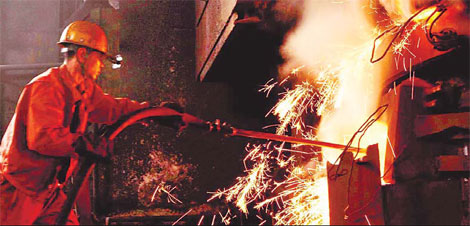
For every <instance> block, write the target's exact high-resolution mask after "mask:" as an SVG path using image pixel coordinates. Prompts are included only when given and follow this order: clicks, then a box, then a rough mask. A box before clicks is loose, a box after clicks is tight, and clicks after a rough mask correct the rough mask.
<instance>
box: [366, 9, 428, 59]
mask: <svg viewBox="0 0 470 226" xmlns="http://www.w3.org/2000/svg"><path fill="white" fill-rule="evenodd" d="M432 6H433V5H430V6H426V7H423V8H421V9H420V10H419V11H418V12H416V13H415V14H413V16H411V17H410V18H408V20H407V21H406V22H405V23H403V24H402V25H401V26H399V27H393V28H390V29H387V30H386V31H384V32H383V33H382V34H380V35H379V36H377V38H375V39H374V45H373V47H372V55H371V57H370V62H371V63H376V62H378V61H380V60H382V59H383V58H384V57H385V55H386V54H387V52H388V51H389V50H390V48H391V47H392V45H393V42H394V41H395V39H397V37H398V36H401V34H403V32H404V31H405V28H406V27H407V26H408V24H409V23H410V22H411V21H412V20H413V18H415V17H416V16H417V15H419V14H420V13H421V12H423V11H424V10H426V9H428V8H430V7H432ZM428 19H429V18H428ZM397 28H399V30H398V32H397V33H396V34H395V36H394V37H393V39H392V40H391V41H390V43H389V44H388V46H387V48H386V49H385V51H384V53H383V54H382V55H381V56H380V57H379V58H377V59H375V60H374V55H375V47H376V42H377V40H378V39H379V38H381V37H382V36H384V35H385V34H386V33H388V32H390V31H392V30H396V29H397Z"/></svg>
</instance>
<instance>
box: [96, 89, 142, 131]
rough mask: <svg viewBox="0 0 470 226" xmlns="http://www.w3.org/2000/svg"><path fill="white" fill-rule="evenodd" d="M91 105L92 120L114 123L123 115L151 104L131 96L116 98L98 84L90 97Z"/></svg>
mask: <svg viewBox="0 0 470 226" xmlns="http://www.w3.org/2000/svg"><path fill="white" fill-rule="evenodd" d="M90 106H91V109H90V114H89V121H90V122H95V123H104V124H112V123H114V122H116V121H117V120H118V119H119V117H121V116H122V115H125V114H128V113H130V112H133V111H136V110H139V109H142V108H146V107H149V104H148V103H147V102H142V103H140V102H137V101H134V100H131V99H129V98H115V97H113V96H111V95H109V94H106V93H104V92H103V90H102V89H101V88H100V87H99V86H98V85H94V88H93V92H92V94H91V97H90Z"/></svg>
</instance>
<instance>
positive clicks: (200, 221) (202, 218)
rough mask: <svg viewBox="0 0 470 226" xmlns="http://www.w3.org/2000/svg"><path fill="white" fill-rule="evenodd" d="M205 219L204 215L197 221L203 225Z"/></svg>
mask: <svg viewBox="0 0 470 226" xmlns="http://www.w3.org/2000/svg"><path fill="white" fill-rule="evenodd" d="M203 220H204V215H202V216H201V218H200V219H199V221H198V222H197V225H201V224H202V221H203Z"/></svg>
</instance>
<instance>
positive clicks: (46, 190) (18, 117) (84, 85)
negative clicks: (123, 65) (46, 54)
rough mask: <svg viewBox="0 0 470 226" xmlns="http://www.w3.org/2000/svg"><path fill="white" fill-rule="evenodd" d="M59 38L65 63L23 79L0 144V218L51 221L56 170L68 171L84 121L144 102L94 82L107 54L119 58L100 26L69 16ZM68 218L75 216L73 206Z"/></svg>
mask: <svg viewBox="0 0 470 226" xmlns="http://www.w3.org/2000/svg"><path fill="white" fill-rule="evenodd" d="M58 45H59V47H60V48H61V53H63V55H64V62H63V64H62V65H60V66H59V67H53V68H50V69H48V70H47V71H45V72H44V73H42V74H40V75H38V76H36V77H35V78H33V79H32V80H31V81H30V82H29V83H28V84H27V85H26V86H25V87H24V89H23V91H22V93H21V95H20V97H19V100H18V103H17V106H16V109H15V113H14V115H13V118H12V119H11V121H10V124H9V125H8V128H7V129H6V132H5V134H4V136H3V139H2V142H1V145H0V225H10V224H14V225H31V224H48V225H51V224H54V222H55V220H56V218H57V217H58V214H59V212H60V208H61V207H62V204H63V203H64V201H65V200H66V195H65V194H64V192H63V190H62V186H61V185H62V184H61V183H62V182H63V181H64V179H63V178H62V179H61V178H60V177H61V176H60V175H64V173H63V172H64V171H65V172H67V171H68V172H71V169H70V168H71V167H69V166H72V165H73V164H71V163H70V160H75V159H77V158H78V154H77V153H76V152H75V146H77V145H78V144H79V143H80V144H83V142H85V143H89V142H91V141H90V140H89V139H88V138H87V137H88V136H87V124H88V123H89V122H92V123H103V124H111V123H114V122H115V121H117V119H118V118H119V117H120V116H122V115H124V114H127V113H130V112H133V111H136V110H138V109H142V108H145V107H148V106H149V104H148V103H147V102H142V103H139V102H136V101H133V100H130V99H128V98H115V97H112V96H111V95H108V94H106V93H104V92H103V90H102V89H101V88H100V87H99V86H98V85H97V84H96V79H97V78H98V76H99V75H100V73H101V70H102V69H103V67H104V61H105V60H110V61H112V62H114V63H117V59H116V58H114V57H112V56H111V55H110V54H109V53H108V41H107V38H106V35H105V32H104V31H103V29H102V28H101V27H99V26H98V25H96V24H94V23H91V22H88V21H75V22H72V23H71V24H69V25H68V26H67V27H66V28H65V29H64V31H63V33H62V35H61V37H60V40H59V42H58ZM90 151H94V152H96V153H94V154H97V155H100V156H103V157H105V156H106V155H107V154H108V153H106V151H103V149H100V151H97V150H90ZM67 168H69V169H67ZM68 175H70V174H68ZM67 224H79V222H78V218H77V215H76V214H75V213H74V212H73V211H72V212H71V214H70V215H69V218H68V222H67Z"/></svg>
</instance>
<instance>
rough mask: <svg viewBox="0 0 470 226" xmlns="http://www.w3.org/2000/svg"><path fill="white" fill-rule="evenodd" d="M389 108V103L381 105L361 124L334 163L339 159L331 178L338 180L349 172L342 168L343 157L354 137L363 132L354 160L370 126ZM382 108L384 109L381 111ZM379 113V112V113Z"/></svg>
mask: <svg viewBox="0 0 470 226" xmlns="http://www.w3.org/2000/svg"><path fill="white" fill-rule="evenodd" d="M387 109H388V104H385V105H382V106H380V107H378V108H377V109H376V110H375V111H374V113H372V114H371V115H370V116H369V117H368V118H367V120H366V121H365V122H364V123H363V124H362V125H361V127H359V129H358V130H357V131H356V132H355V133H354V134H353V136H352V137H351V139H349V142H348V144H347V145H346V147H345V148H344V150H343V152H341V154H340V155H339V156H338V158H336V160H335V162H334V163H333V165H336V163H337V162H338V161H339V163H338V167H337V168H336V172H335V174H332V175H331V176H329V178H330V179H331V180H336V179H337V178H338V177H340V176H344V175H345V174H347V173H348V171H347V170H346V169H342V170H340V169H341V165H342V163H343V157H344V155H345V154H346V152H347V150H348V149H349V148H350V147H351V145H352V143H353V141H354V139H355V138H356V136H357V135H358V134H359V133H363V134H362V135H361V136H360V138H359V141H358V146H357V149H356V153H355V155H354V157H353V161H354V159H355V158H356V157H357V155H358V154H359V151H360V141H361V139H362V137H363V136H364V135H365V132H366V131H367V130H368V129H369V127H371V126H372V124H374V123H375V122H376V121H377V120H378V119H379V118H380V117H381V116H382V115H383V114H384V113H385V111H386V110H387ZM381 110H382V111H381ZM377 113H379V114H377ZM374 115H377V117H376V118H374V119H372V117H374ZM332 169H333V166H332V167H330V169H329V170H328V175H330V172H331V170H332Z"/></svg>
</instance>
